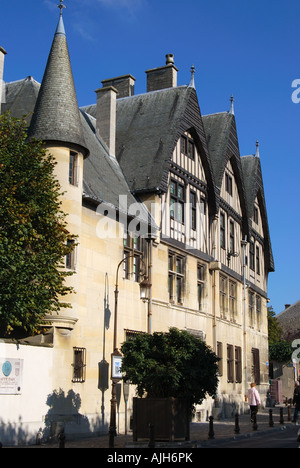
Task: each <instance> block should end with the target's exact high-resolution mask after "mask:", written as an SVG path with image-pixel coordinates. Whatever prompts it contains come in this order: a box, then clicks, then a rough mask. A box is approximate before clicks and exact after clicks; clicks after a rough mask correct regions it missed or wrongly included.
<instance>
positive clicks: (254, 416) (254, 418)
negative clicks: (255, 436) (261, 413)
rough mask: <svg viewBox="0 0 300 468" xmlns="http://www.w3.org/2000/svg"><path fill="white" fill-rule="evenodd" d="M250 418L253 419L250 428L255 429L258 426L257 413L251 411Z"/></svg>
mask: <svg viewBox="0 0 300 468" xmlns="http://www.w3.org/2000/svg"><path fill="white" fill-rule="evenodd" d="M252 419H253V426H252V429H253V430H254V431H257V428H258V425H257V415H256V413H255V412H253V414H252Z"/></svg>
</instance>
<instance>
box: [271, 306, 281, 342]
mask: <svg viewBox="0 0 300 468" xmlns="http://www.w3.org/2000/svg"><path fill="white" fill-rule="evenodd" d="M268 332H269V343H270V344H275V343H278V342H280V341H281V340H282V339H283V330H282V328H281V326H280V325H279V322H278V320H277V318H276V313H275V312H274V310H273V307H272V306H271V307H268Z"/></svg>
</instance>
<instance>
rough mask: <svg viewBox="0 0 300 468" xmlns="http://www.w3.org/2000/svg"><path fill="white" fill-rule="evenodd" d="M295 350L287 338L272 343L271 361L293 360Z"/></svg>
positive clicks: (285, 361)
mask: <svg viewBox="0 0 300 468" xmlns="http://www.w3.org/2000/svg"><path fill="white" fill-rule="evenodd" d="M293 352H294V350H293V348H292V346H291V344H290V343H288V342H287V341H285V340H282V341H278V342H276V343H271V344H270V345H269V359H270V361H277V362H282V363H288V362H292V354H293Z"/></svg>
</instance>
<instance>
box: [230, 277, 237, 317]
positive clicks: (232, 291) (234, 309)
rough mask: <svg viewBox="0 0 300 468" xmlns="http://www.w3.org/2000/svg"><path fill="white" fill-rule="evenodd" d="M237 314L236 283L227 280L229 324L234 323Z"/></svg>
mask: <svg viewBox="0 0 300 468" xmlns="http://www.w3.org/2000/svg"><path fill="white" fill-rule="evenodd" d="M236 314H237V283H236V282H235V281H232V280H229V316H230V320H231V322H236Z"/></svg>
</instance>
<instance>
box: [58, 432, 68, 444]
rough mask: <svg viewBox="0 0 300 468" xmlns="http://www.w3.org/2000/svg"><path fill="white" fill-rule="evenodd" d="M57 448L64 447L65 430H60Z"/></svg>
mask: <svg viewBox="0 0 300 468" xmlns="http://www.w3.org/2000/svg"><path fill="white" fill-rule="evenodd" d="M58 440H59V443H58V448H65V445H66V436H65V430H64V429H62V431H61V432H60V433H59V435H58Z"/></svg>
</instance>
